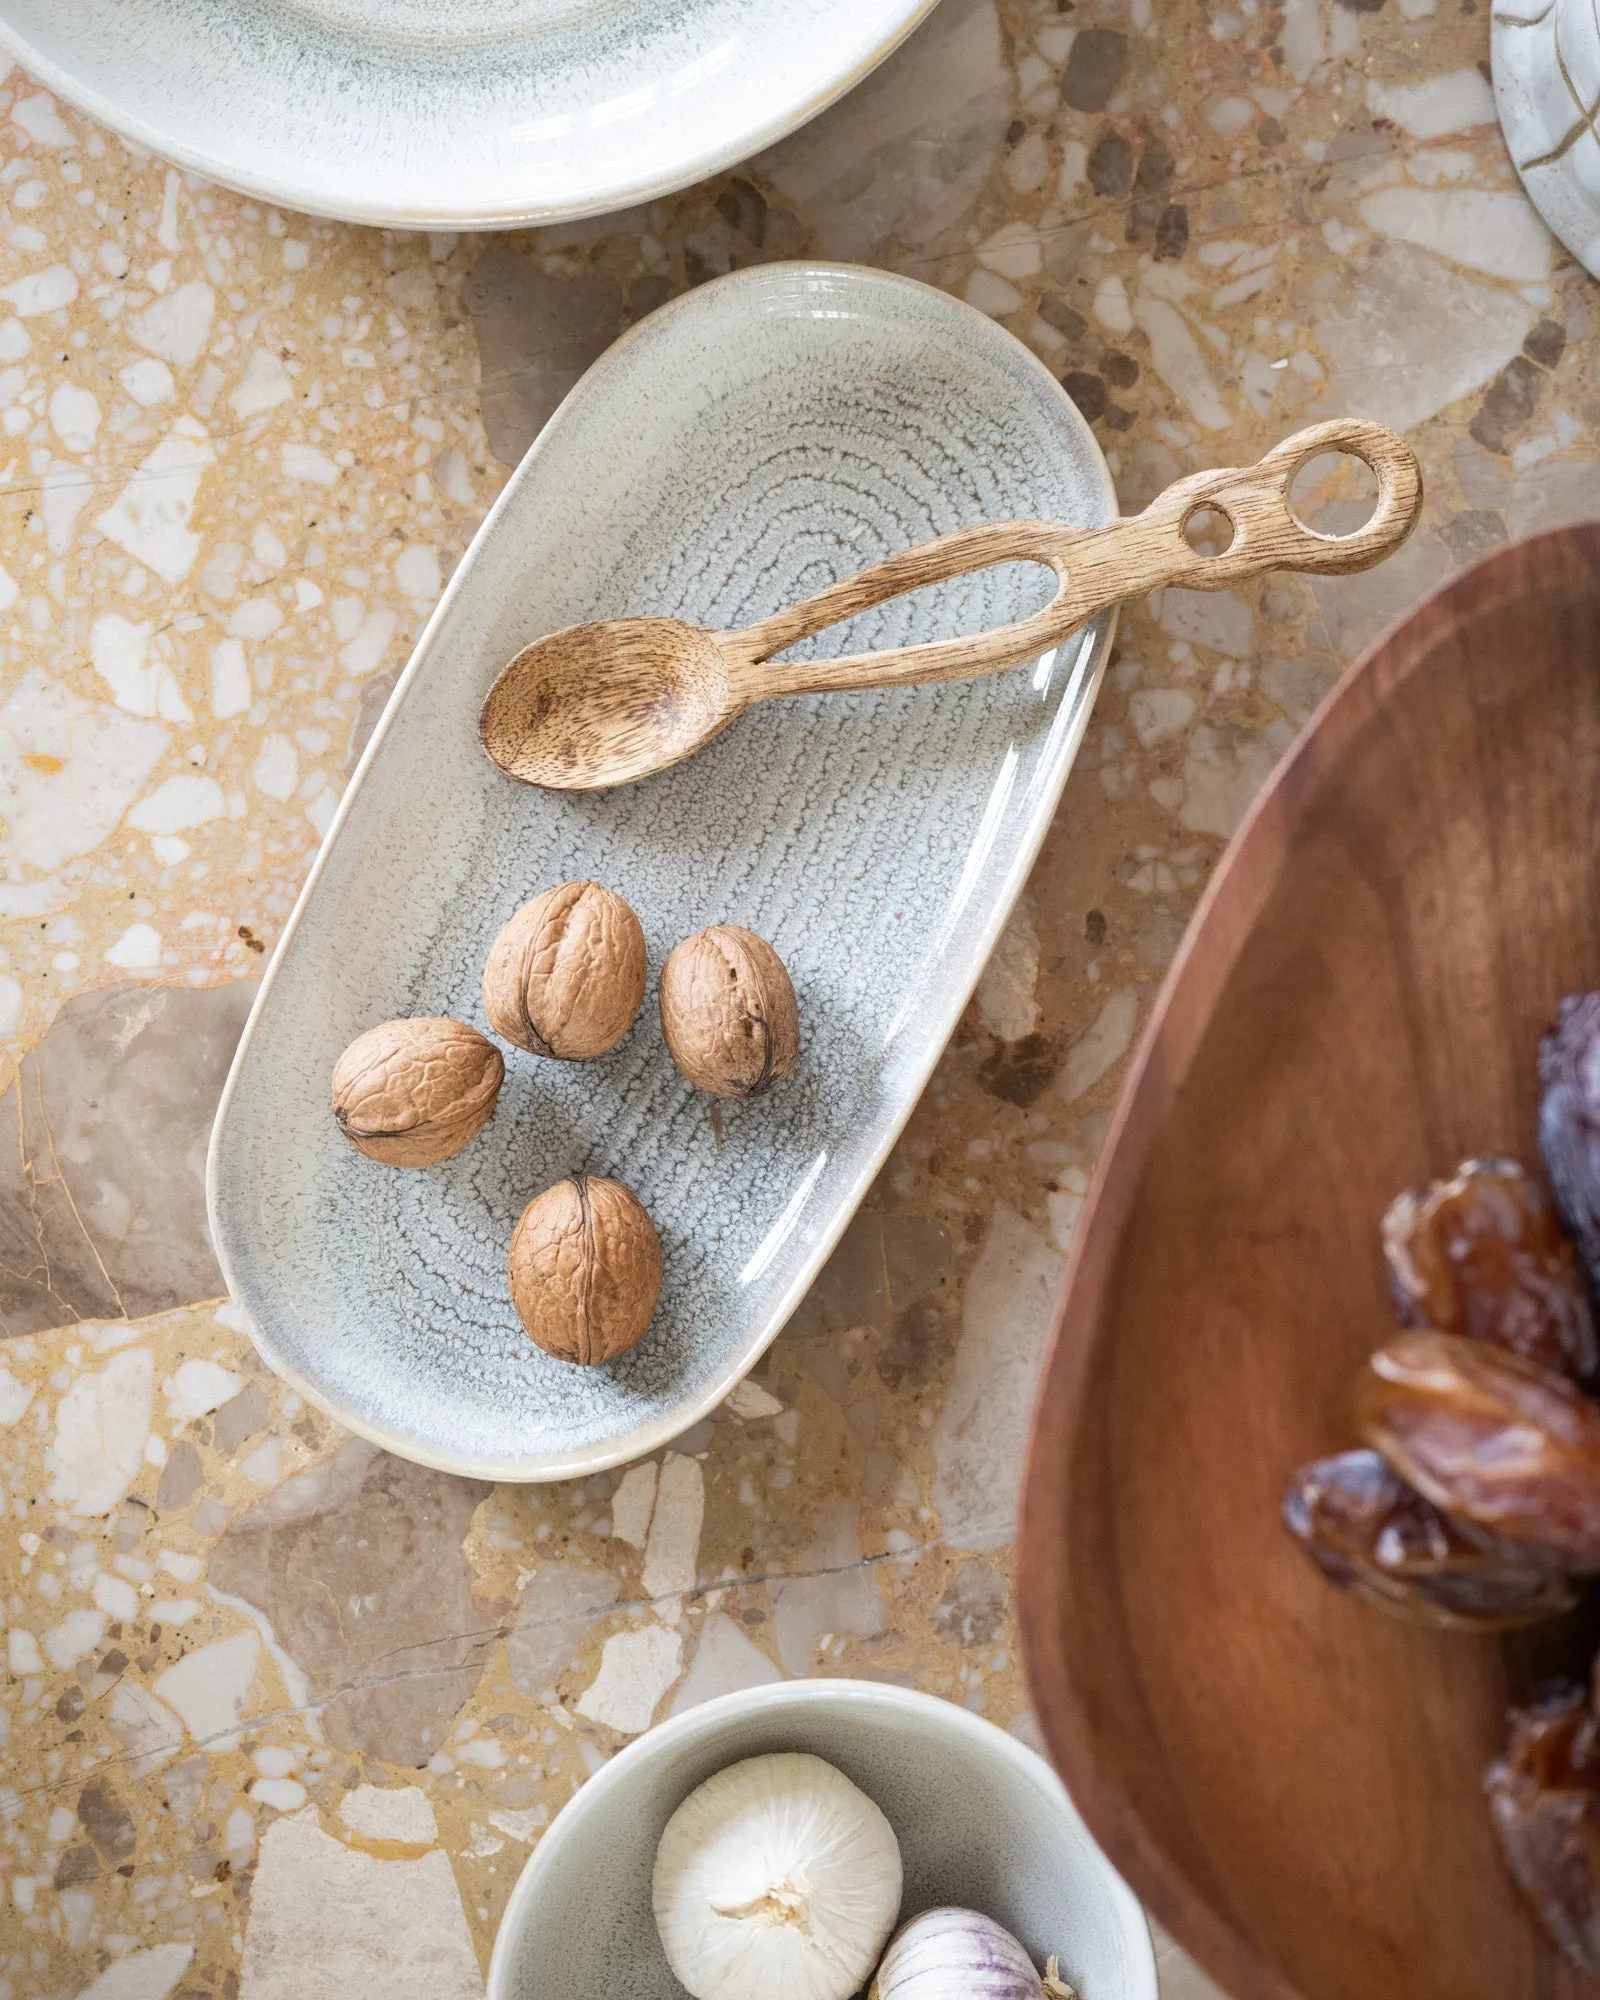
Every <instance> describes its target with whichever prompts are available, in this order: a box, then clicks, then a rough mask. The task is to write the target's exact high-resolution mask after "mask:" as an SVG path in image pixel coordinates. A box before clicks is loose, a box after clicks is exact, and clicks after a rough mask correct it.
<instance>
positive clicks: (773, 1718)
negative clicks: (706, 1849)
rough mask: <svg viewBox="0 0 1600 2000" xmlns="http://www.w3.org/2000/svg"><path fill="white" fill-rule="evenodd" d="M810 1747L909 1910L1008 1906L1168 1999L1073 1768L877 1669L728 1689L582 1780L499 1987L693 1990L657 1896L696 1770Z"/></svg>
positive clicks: (1102, 1983)
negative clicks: (876, 1813)
mask: <svg viewBox="0 0 1600 2000" xmlns="http://www.w3.org/2000/svg"><path fill="white" fill-rule="evenodd" d="M772 1750H805V1751H810V1752H811V1753H812V1754H813V1755H814V1756H817V1757H825V1758H826V1759H827V1760H828V1762H829V1763H830V1764H834V1765H836V1766H837V1767H838V1768H839V1769H840V1770H841V1771H843V1772H844V1774H845V1776H846V1777H848V1778H849V1779H851V1780H852V1782H854V1783H855V1784H857V1785H859V1786H860V1787H861V1789H862V1790H863V1791H864V1792H865V1793H866V1794H867V1795H868V1797H869V1798H872V1799H874V1800H876V1801H877V1803H878V1805H879V1806H880V1807H881V1808H882V1809H883V1811H884V1812H885V1813H886V1814H887V1816H888V1819H889V1822H890V1824H891V1825H892V1826H893V1828H894V1830H895V1833H896V1835H897V1837H898V1838H899V1841H900V1852H901V1856H902V1858H903V1860H904V1863H905V1900H904V1902H903V1904H902V1907H901V1914H902V1917H903V1918H904V1917H911V1916H915V1915H916V1914H917V1912H918V1911H920V1910H926V1909H932V1908H934V1907H936V1906H937V1905H939V1904H943V1903H954V1904H959V1905H962V1906H964V1907H966V1908H970V1909H975V1910H982V1911H983V1912H984V1913H985V1914H986V1915H988V1916H991V1917H994V1918H996V1919H997V1920H998V1921H999V1922H1000V1923H1003V1924H1004V1925H1005V1926H1006V1927H1007V1929H1008V1930H1010V1931H1012V1932H1013V1933H1014V1934H1015V1935H1016V1936H1017V1937H1018V1938H1020V1939H1021V1941H1022V1943H1023V1944H1024V1945H1026V1946H1027V1948H1028V1951H1029V1952H1030V1953H1031V1955H1032V1957H1033V1960H1034V1962H1035V1964H1036V1965H1038V1966H1039V1967H1040V1968H1041V1969H1042V1968H1043V1966H1044V1962H1045V1960H1046V1959H1047V1958H1048V1957H1050V1956H1052V1955H1054V1956H1055V1957H1056V1958H1058V1959H1059V1960H1060V1962H1061V1976H1062V1977H1063V1979H1065V1980H1067V1981H1068V1982H1069V1983H1070V1984H1071V1985H1072V1986H1073V1987H1074V1988H1075V1989H1076V1990H1077V1991H1078V1992H1079V1993H1080V1994H1081V1995H1082V1996H1083V2000H1157V1996H1156V1967H1155V1954H1154V1952H1153V1951H1152V1949H1151V1945H1150V1933H1149V1931H1148V1929H1147V1928H1146V1926H1145V1920H1144V1915H1143V1913H1142V1912H1141V1910H1140V1908H1139V1905H1138V1903H1137V1902H1136V1901H1135V1900H1134V1897H1133V1895H1132V1893H1131V1892H1130V1891H1129V1890H1128V1889H1127V1888H1126V1887H1125V1886H1124V1885H1123V1883H1122V1881H1121V1879H1120V1878H1119V1877H1118V1876H1117V1875H1116V1874H1115V1873H1113V1871H1112V1868H1111V1864H1110V1863H1109V1862H1108V1861H1107V1860H1106V1859H1105V1857H1104V1855H1102V1854H1101V1852H1100V1850H1099V1848H1097V1847H1096V1846H1095V1844H1094V1842H1093V1841H1092V1840H1091V1839H1090V1837H1089V1835H1088V1833H1087V1832H1086V1831H1085V1829H1084V1825H1083V1822H1082V1820H1080V1819H1079V1817H1078V1815H1077V1812H1076V1810H1075V1809H1074V1807H1073V1805H1072V1802H1071V1800H1070V1799H1068V1797H1067V1795H1066V1793H1065V1792H1064V1791H1063V1790H1062V1788H1061V1783H1060V1780H1059V1779H1058V1778H1057V1777H1056V1776H1055V1774H1054V1772H1053V1771H1051V1769H1050V1768H1049V1766H1048V1765H1047V1764H1045V1763H1044V1762H1043V1761H1042V1759H1040V1758H1038V1757H1036V1756H1035V1755H1034V1753H1033V1752H1032V1751H1031V1750H1029V1749H1027V1748H1025V1747H1024V1746H1023V1745H1022V1744H1021V1743H1019V1742H1017V1740H1016V1739H1015V1737H1012V1736H1008V1735H1006V1733H1005V1732H1004V1731H1003V1730H1000V1729H997V1728H995V1726H994V1724H993V1723H990V1722H985V1721H984V1720H983V1719H982V1718H981V1717H980V1716H976V1715H973V1714H971V1713H970V1711H968V1710H967V1709H964V1708H957V1707H955V1706H954V1705H953V1704H952V1703H950V1702H947V1701H940V1700H939V1699H938V1698H937V1697H936V1696H933V1695H927V1694H917V1693H915V1692H914V1691H912V1690H910V1689H907V1688H901V1687H894V1686H890V1685H888V1684H886V1683H884V1682H880V1681H851V1680H817V1681H786V1682H784V1683H782V1684H780V1685H777V1686H772V1687H759V1688H747V1689H745V1690H743V1691H742V1692H741V1693H738V1694H729V1695H723V1696H722V1697H721V1698H720V1699H718V1700H716V1701H708V1702H706V1703H705V1704H704V1706H702V1707H700V1708H693V1709H690V1710H689V1711H688V1713H687V1714H685V1715H681V1716H678V1717H676V1718H675V1719H674V1720H673V1721H671V1722H666V1723H663V1724H662V1725H661V1726H660V1728H658V1729H652V1730H651V1731H650V1732H649V1733H648V1734H647V1735H645V1736H641V1737H640V1738H639V1739H638V1741H637V1742H635V1743H630V1744H629V1745H628V1747H627V1749H626V1750H624V1751H623V1752H622V1753H621V1754H620V1755H619V1756H617V1757H615V1758H613V1759H612V1761H611V1762H610V1763H609V1764H607V1765H606V1766H605V1768H604V1769H603V1770H602V1771H600V1772H599V1773H598V1774H597V1775H596V1776H595V1777H593V1778H591V1779H590V1780H589V1782H588V1783H587V1784H586V1785H585V1786H584V1787H583V1789H582V1791H580V1792H579V1793H578V1794H577V1796H576V1797H575V1798H574V1799H573V1800H572V1802H571V1804H570V1805H568V1806H566V1807H564V1808H563V1810H562V1812H561V1815H560V1817H559V1818H558V1819H557V1820H556V1821H555V1823H554V1825H553V1826H552V1827H551V1828H550V1831H549V1832H548V1833H547V1834H546V1835H545V1836H544V1838H543V1840H541V1841H540V1843H539V1845H538V1847H537V1848H536V1849H535V1850H534V1854H533V1858H532V1860H530V1861H529V1863H528V1865H527V1867H526V1868H525V1869H524V1870H523V1871H522V1878H521V1880H520V1881H519V1882H518V1883H517V1886H516V1888H515V1889H514V1890H513V1891H512V1893H511V1901H510V1903H509V1904H508V1905H507V1907H506V1914H505V1919H504V1921H503V1922H502V1924H501V1926H500V1935H499V1937H498V1939H497V1940H496V1942H495V1948H494V1957H493V1960H492V1961H491V1963H490V1966H489V1988H488V1995H487V2000H616V1996H617V1995H618V1994H622V1993H625V1994H627V1995H628V2000H683V1988H682V1987H681V1986H680V1985H679V1984H678V1982H677V1980H676V1979H674V1978H673V1976H672V1973H671V1971H670V1970H669V1969H668V1966H667V1961H666V1958H665V1956H664V1954H663V1953H662V1949H661V1942H660V1939H659V1937H658V1936H657V1934H656V1923H655V1916H654V1913H653V1911H652V1909H651V1903H650V1882H651V1874H652V1871H653V1869H654V1865H655V1854H656V1847H657V1845H658V1843H659V1841H660V1839H661V1832H662V1829H663V1827H665V1825H666V1823H667V1821H668V1819H669V1818H670V1817H671V1816H672V1814H673V1813H674V1812H675V1811H676V1810H677V1808H678V1806H679V1805H681V1804H682V1802H683V1800H684V1799H685V1798H686V1797H687V1796H688V1794H689V1793H690V1792H692V1791H693V1790H694V1788H695V1787H696V1785H699V1784H701V1783H703V1782H704V1780H705V1779H707V1778H709V1777H710V1776H711V1775H712V1773H713V1772H716V1771H720V1770H722V1769H723V1767H724V1766H725V1765H728V1764H734V1763H737V1762H738V1761H739V1759H740V1758H742V1757H756V1756H760V1755H762V1754H764V1753H765V1752H767V1751H772Z"/></svg>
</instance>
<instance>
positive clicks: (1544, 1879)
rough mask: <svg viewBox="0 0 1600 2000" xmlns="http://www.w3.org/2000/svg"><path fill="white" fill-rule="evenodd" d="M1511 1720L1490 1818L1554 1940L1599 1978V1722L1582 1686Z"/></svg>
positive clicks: (1493, 1776)
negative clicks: (1508, 1738)
mask: <svg viewBox="0 0 1600 2000" xmlns="http://www.w3.org/2000/svg"><path fill="white" fill-rule="evenodd" d="M1509 1721H1510V1724H1511V1736H1510V1741H1509V1742H1508V1743H1507V1745H1506V1750H1505V1754H1504V1756H1503V1757H1501V1758H1499V1759H1497V1761H1496V1762H1495V1763H1493V1764H1491V1765H1490V1766H1489V1769H1488V1771H1487V1773H1486V1774H1485V1776H1484V1781H1483V1788H1484V1792H1485V1794H1486V1795H1487V1798H1488V1801H1489V1819H1490V1822H1491V1824H1492V1825H1493V1827H1494V1830H1495V1833H1496V1835H1497V1837H1498V1838H1499V1841H1500V1847H1501V1850H1502V1852H1503V1853H1504V1855H1505V1858H1506V1862H1507V1865H1508V1866H1509V1867H1510V1869H1511V1873H1512V1874H1513V1875H1514V1876H1515V1877H1516V1881H1517V1886H1518V1887H1519V1888H1520V1889H1521V1891H1522V1893H1523V1894H1524V1896H1526V1897H1527V1899H1528V1901H1529V1902H1530V1903H1531V1904H1532V1905H1533V1908H1534V1910H1535V1912H1536V1913H1537V1915H1538V1918H1539V1921H1540V1922H1541V1923H1542V1924H1543V1925H1544V1928H1545V1930H1546V1931H1547V1932H1548V1933H1549V1935H1550V1937H1551V1939H1552V1940H1553V1942H1554V1943H1555V1944H1556V1945H1558V1946H1559V1947H1560V1949H1561V1950H1562V1951H1563V1952H1565V1953H1566V1955H1567V1957H1568V1958H1569V1959H1570V1960H1571V1961H1572V1963H1573V1964H1574V1965H1575V1966H1576V1967H1577V1968H1578V1970H1579V1971H1580V1972H1586V1973H1590V1974H1594V1975H1597V1976H1600V1726H1597V1724H1596V1720H1595V1714H1594V1709H1593V1706H1592V1704H1591V1702H1590V1699H1589V1695H1588V1691H1587V1690H1586V1689H1584V1688H1580V1687H1576V1686H1562V1687H1559V1688H1553V1689H1551V1690H1549V1691H1547V1692H1546V1693H1545V1694H1544V1695H1543V1696H1542V1697H1540V1698H1539V1699H1538V1700H1536V1701H1535V1702H1533V1703H1532V1704H1531V1705H1530V1706H1529V1707H1527V1708H1514V1709H1512V1710H1511V1712H1510V1716H1509Z"/></svg>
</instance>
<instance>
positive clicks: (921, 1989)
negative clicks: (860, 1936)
mask: <svg viewBox="0 0 1600 2000" xmlns="http://www.w3.org/2000/svg"><path fill="white" fill-rule="evenodd" d="M1044 1996H1050V2000H1076V1996H1075V1995H1074V1993H1073V1990H1072V1988H1071V1987H1070V1986H1066V1985H1063V1983H1062V1982H1061V1980H1060V1979H1059V1978H1058V1977H1057V1973H1056V1961H1055V1960H1054V1959H1051V1960H1050V1963H1049V1967H1048V1969H1047V1971H1046V1972H1045V1975H1044V1977H1043V1978H1041V1977H1040V1976H1039V1974H1038V1973H1037V1972H1036V1971H1035V1970H1034V1966H1033V1960H1032V1959H1031V1958H1029V1956H1028V1954H1027V1952H1026V1951H1024V1950H1023V1948H1022V1946H1021V1945H1020V1944H1019V1943H1018V1942H1017V1940H1016V1939H1015V1938H1014V1937H1013V1936H1012V1935H1011V1933H1010V1931H1008V1930H1007V1929H1006V1928H1005V1926H1004V1925H1003V1924H997V1923H996V1922H995V1921H994V1919H993V1918H992V1917H986V1916H983V1915H981V1914H980V1913H979V1912H978V1911H977V1910H958V1909H953V1908H944V1909H938V1910H924V1911H923V1913H922V1915H921V1916H920V1917H913V1918H912V1919H911V1921H910V1922H909V1923H906V1924H902V1925H901V1926H900V1928H899V1930H898V1931H896V1932H895V1934H894V1936H893V1937H892V1938H891V1939H890V1941H889V1949H888V1950H887V1951H886V1952H885V1953H884V1955H883V1960H882V1963H881V1964H880V1965H879V1967H878V1970H877V1974H876V1976H875V1977H874V1979H873V1982H872V1988H871V1991H870V1993H869V1995H868V2000H1043V1997H1044Z"/></svg>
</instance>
